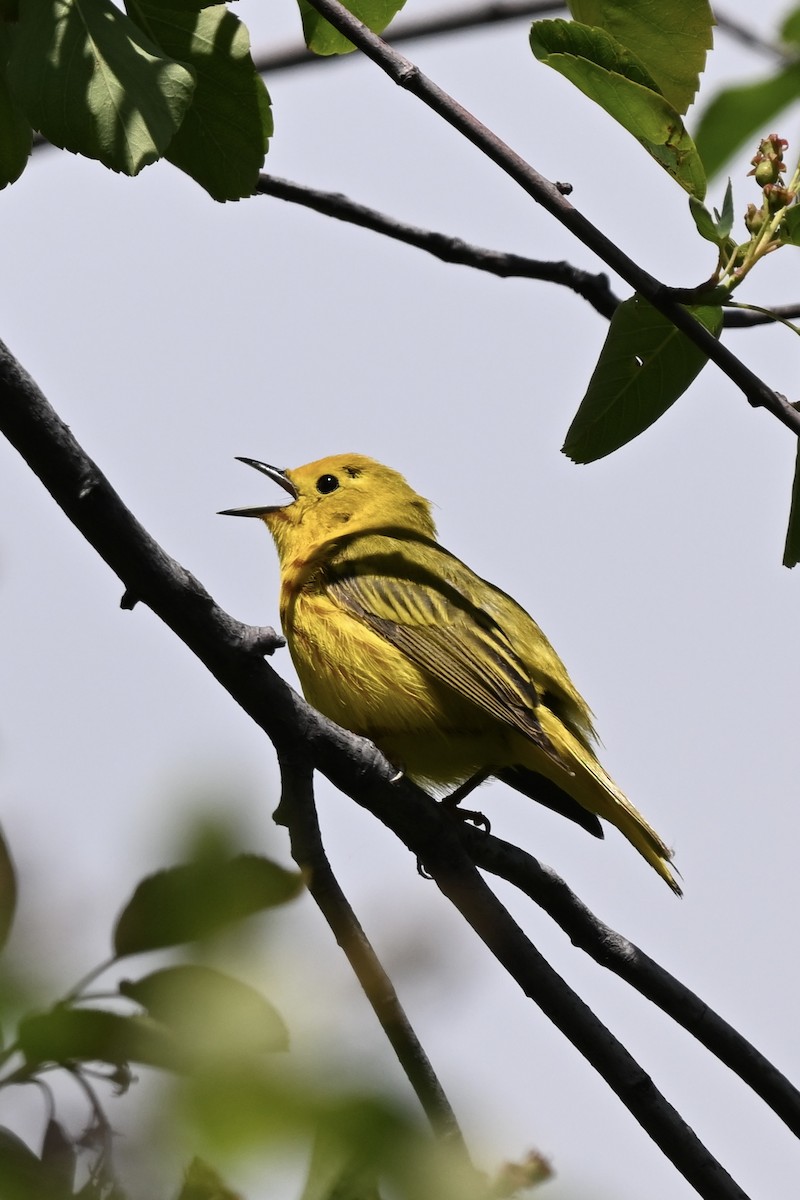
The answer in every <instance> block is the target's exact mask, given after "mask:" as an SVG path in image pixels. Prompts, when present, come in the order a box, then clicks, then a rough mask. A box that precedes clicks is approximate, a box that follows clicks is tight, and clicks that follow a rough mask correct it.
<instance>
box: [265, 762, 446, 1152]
mask: <svg viewBox="0 0 800 1200" xmlns="http://www.w3.org/2000/svg"><path fill="white" fill-rule="evenodd" d="M280 768H281V801H280V804H279V805H278V808H277V809H276V810H275V813H274V814H273V816H274V819H275V821H276V822H277V824H279V825H285V826H286V828H287V829H288V831H289V838H290V840H291V845H292V857H293V858H294V860H295V862H296V863H297V865H298V867H300V868H301V870H303V872H304V873H305V876H306V884H307V887H308V891H309V892H310V894H311V896H312V897H313V899H314V900H315V902H316V904H317V906H318V908H319V909H320V912H321V913H322V915H323V916H324V918H325V920H326V921H327V922H328V924H329V925H330V927H331V929H332V931H333V934H334V936H335V938H336V941H337V942H338V943H339V945H340V946H341V948H342V950H343V951H344V954H345V956H346V958H347V960H348V962H349V963H350V966H351V967H352V968H353V971H354V973H355V976H356V978H357V979H358V981H359V983H360V984H361V987H362V989H363V991H364V995H365V996H366V997H367V999H368V1000H369V1002H370V1004H371V1005H372V1008H373V1010H374V1012H375V1015H376V1016H377V1018H378V1020H379V1021H380V1023H381V1027H382V1029H383V1031H384V1033H385V1034H386V1037H387V1038H388V1040H389V1044H390V1045H391V1047H392V1049H393V1050H394V1052H395V1054H396V1055H397V1057H398V1059H399V1061H400V1065H401V1066H402V1068H403V1070H404V1071H405V1073H406V1076H407V1078H408V1081H409V1083H410V1084H411V1086H412V1088H413V1089H414V1091H415V1093H416V1095H417V1097H418V1099H419V1102H420V1104H421V1105H422V1108H423V1111H424V1112H425V1114H426V1116H427V1117H428V1120H429V1121H430V1123H431V1126H432V1128H433V1130H434V1132H435V1133H437V1134H438V1135H439V1136H440V1137H442V1138H443V1139H445V1140H446V1141H447V1142H448V1144H449V1145H451V1146H452V1147H453V1148H454V1149H455V1150H456V1151H457V1152H458V1153H459V1154H460V1155H461V1156H462V1157H463V1158H464V1159H465V1160H466V1161H467V1162H469V1155H468V1152H467V1146H466V1143H465V1141H464V1136H463V1134H462V1132H461V1129H460V1128H459V1125H458V1121H457V1119H456V1115H455V1113H454V1112H453V1109H452V1107H451V1105H450V1102H449V1100H448V1099H447V1096H446V1095H445V1092H444V1089H443V1088H442V1085H441V1083H440V1082H439V1079H438V1078H437V1076H436V1072H435V1071H434V1069H433V1066H432V1065H431V1062H430V1059H429V1058H428V1056H427V1054H426V1053H425V1050H424V1049H423V1047H422V1044H421V1042H420V1041H419V1038H418V1037H417V1035H416V1033H415V1032H414V1030H413V1028H412V1026H411V1023H410V1021H409V1020H408V1017H407V1016H406V1014H405V1011H404V1010H403V1007H402V1005H401V1004H400V1001H399V999H398V997H397V993H396V992H395V990H394V986H393V984H392V981H391V979H390V978H389V976H388V975H387V974H386V972H385V971H384V969H383V967H382V965H381V963H380V960H379V959H378V956H377V955H376V953H375V951H374V949H373V947H372V945H371V944H370V942H369V939H368V938H367V935H366V934H365V933H364V930H363V929H362V927H361V925H360V923H359V921H358V918H357V917H356V914H355V913H354V912H353V909H352V908H351V906H350V904H349V902H348V900H347V897H346V896H345V894H344V892H343V891H342V889H341V888H340V887H339V883H338V881H337V879H336V876H335V875H334V874H333V871H332V870H331V865H330V863H329V862H328V858H327V855H326V854H325V848H324V846H323V844H322V837H321V835H320V830H319V822H318V820H317V809H316V805H315V803H314V790H313V767H312V766H311V764H310V763H309V761H308V758H307V756H305V755H303V756H302V757H300V758H298V757H297V756H292V757H289V756H288V755H286V754H284V755H282V756H281V760H280Z"/></svg>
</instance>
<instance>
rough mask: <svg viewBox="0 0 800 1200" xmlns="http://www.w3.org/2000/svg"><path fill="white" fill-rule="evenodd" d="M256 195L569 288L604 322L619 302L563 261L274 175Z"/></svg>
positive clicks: (604, 279)
mask: <svg viewBox="0 0 800 1200" xmlns="http://www.w3.org/2000/svg"><path fill="white" fill-rule="evenodd" d="M256 191H257V192H259V193H260V194H261V195H265V196H275V197H277V198H278V199H279V200H287V201H289V202H290V203H292V204H300V205H302V206H303V207H305V208H312V209H314V211H315V212H319V213H324V214H325V215H326V216H329V217H335V218H336V219H337V220H338V221H347V222H349V223H350V224H352V225H359V226H361V228H363V229H371V230H373V232H375V233H381V234H384V236H386V237H389V238H394V239H395V240H396V241H399V242H405V243H406V244H407V245H409V246H416V247H417V248H418V249H419V250H425V251H426V252H427V253H428V254H432V255H434V257H435V258H438V259H441V261H442V262H446V263H457V264H460V265H462V266H469V267H475V268H476V269H477V270H479V271H488V272H489V274H491V275H499V276H500V277H501V278H502V279H508V278H509V277H512V276H515V277H517V278H522V279H541V280H543V281H545V282H546V283H558V284H561V286H562V287H567V288H570V289H571V290H572V291H573V292H577V294H578V295H579V296H583V298H584V299H585V300H588V301H589V303H590V304H591V305H592V307H593V308H595V309H596V310H597V311H598V312H599V313H600V314H601V316H604V317H607V318H610V317H611V316H612V314H613V312H614V309H615V308H616V307H617V305H618V304H619V299H618V298H617V297H616V296H615V295H614V294H613V292H612V291H611V289H610V287H609V283H608V276H607V275H605V274H599V275H592V274H590V272H588V271H582V270H580V268H578V267H573V266H572V264H571V263H568V262H546V261H542V260H541V259H535V258H526V257H525V256H523V255H521V254H507V253H503V252H502V251H499V250H489V249H486V248H485V247H483V246H472V245H470V244H469V243H467V242H464V241H462V240H461V238H457V237H450V236H449V235H448V234H445V233H437V232H435V231H434V230H431V229H421V228H419V227H418V226H416V225H406V224H405V223H404V222H402V221H398V220H396V219H395V218H394V217H390V216H388V215H387V214H386V213H381V212H378V211H377V209H374V208H367V207H366V205H363V204H357V203H356V202H355V201H353V200H349V199H348V198H347V196H343V195H342V194H341V193H339V192H323V191H319V190H318V189H316V188H308V187H305V186H303V185H301V184H298V183H292V182H291V180H289V179H279V178H277V177H276V176H274V175H261V176H260V177H259V181H258V186H257V188H256Z"/></svg>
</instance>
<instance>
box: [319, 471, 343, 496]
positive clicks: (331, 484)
mask: <svg viewBox="0 0 800 1200" xmlns="http://www.w3.org/2000/svg"><path fill="white" fill-rule="evenodd" d="M338 486H339V480H338V479H337V478H336V476H335V475H320V477H319V479H318V480H317V491H318V492H321V493H322V495H323V496H327V495H328V492H335V491H336V489H337V488H338Z"/></svg>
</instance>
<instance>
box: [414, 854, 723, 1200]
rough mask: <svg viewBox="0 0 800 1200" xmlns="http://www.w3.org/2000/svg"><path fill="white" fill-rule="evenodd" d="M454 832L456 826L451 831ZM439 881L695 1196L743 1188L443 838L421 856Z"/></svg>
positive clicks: (467, 862) (715, 1194) (521, 985)
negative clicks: (631, 1112)
mask: <svg viewBox="0 0 800 1200" xmlns="http://www.w3.org/2000/svg"><path fill="white" fill-rule="evenodd" d="M453 832H454V835H455V837H456V838H457V837H458V833H457V831H453ZM423 861H424V864H425V867H426V869H427V871H428V872H429V873H430V875H431V876H432V877H433V878H434V879H435V880H436V883H437V885H438V886H439V888H440V889H441V890H442V892H444V894H445V895H446V896H447V897H448V899H449V900H450V901H451V902H452V903H453V904H454V905H455V907H456V908H457V909H458V910H459V912H460V913H461V914H462V916H463V917H464V918H465V919H466V920H467V921H468V922H469V924H470V925H471V926H472V928H473V929H474V930H475V932H476V933H477V934H478V936H479V937H480V938H481V940H482V941H483V942H484V944H485V945H486V946H487V947H488V949H489V950H490V951H491V952H492V954H493V955H494V956H495V957H496V958H497V960H498V961H499V962H500V963H501V964H502V966H503V967H504V968H505V970H506V971H507V972H508V974H509V975H510V976H511V978H512V979H514V980H516V982H517V983H518V984H519V986H520V987H521V988H522V990H523V992H524V993H525V995H526V996H529V997H530V998H531V999H532V1000H534V1001H535V1003H536V1004H537V1005H538V1006H539V1007H540V1008H541V1009H542V1011H543V1012H544V1013H545V1015H546V1016H548V1017H549V1018H550V1020H551V1021H552V1022H553V1024H554V1025H556V1027H557V1028H559V1029H561V1030H562V1032H566V1030H567V1029H569V1031H570V1032H569V1035H568V1036H569V1038H570V1041H572V1042H573V1044H574V1045H575V1046H577V1047H578V1049H579V1050H580V1051H581V1053H582V1054H583V1055H584V1056H585V1057H586V1058H587V1060H588V1061H589V1062H590V1063H591V1064H592V1066H594V1068H595V1069H596V1070H597V1071H598V1072H599V1074H600V1075H602V1077H603V1078H604V1079H605V1080H606V1082H607V1083H608V1084H609V1086H610V1087H611V1088H612V1089H613V1090H614V1091H615V1092H616V1094H617V1095H618V1096H619V1098H620V1099H621V1100H622V1102H623V1104H625V1105H626V1106H627V1107H628V1108H630V1106H631V1102H634V1103H635V1105H636V1112H635V1116H636V1119H637V1121H639V1123H640V1124H641V1125H642V1126H643V1128H644V1129H646V1130H647V1132H648V1133H649V1134H650V1136H651V1137H652V1138H653V1140H654V1141H656V1142H657V1144H658V1146H659V1147H660V1148H661V1150H662V1151H663V1153H664V1154H665V1155H666V1156H667V1158H669V1159H670V1161H671V1162H672V1163H673V1164H674V1165H675V1166H676V1167H677V1168H678V1170H679V1171H680V1172H681V1174H682V1175H683V1176H684V1178H685V1179H687V1180H688V1181H689V1183H691V1184H692V1185H693V1187H694V1188H695V1189H696V1190H697V1191H698V1193H699V1194H700V1195H701V1196H715V1197H720V1198H721V1197H723V1196H725V1197H728V1196H730V1197H734V1196H736V1197H739V1198H740V1200H744V1196H745V1193H744V1192H743V1191H742V1190H741V1188H739V1186H738V1185H737V1184H736V1183H735V1181H734V1180H733V1179H731V1177H730V1176H729V1175H728V1174H727V1172H726V1171H725V1170H724V1169H723V1168H722V1167H721V1166H720V1165H719V1163H717V1162H716V1161H715V1160H714V1159H712V1158H711V1156H710V1155H709V1154H708V1151H707V1150H706V1149H705V1147H704V1146H703V1145H702V1143H701V1142H700V1141H699V1139H698V1138H697V1136H696V1134H695V1133H694V1131H693V1130H692V1129H690V1128H689V1126H688V1125H687V1124H686V1123H685V1122H684V1120H683V1118H682V1117H681V1116H680V1114H679V1113H677V1112H676V1111H675V1109H674V1108H672V1106H671V1105H670V1104H669V1103H668V1102H667V1101H666V1100H665V1098H664V1097H663V1096H662V1095H661V1093H660V1092H659V1091H658V1089H657V1088H656V1086H655V1084H654V1083H653V1081H652V1079H651V1078H650V1076H649V1075H647V1074H646V1072H645V1071H643V1070H642V1068H641V1067H640V1066H639V1064H638V1063H637V1062H636V1060H635V1059H634V1058H633V1057H632V1056H631V1055H630V1054H629V1053H628V1051H627V1050H626V1049H625V1048H624V1046H622V1045H621V1044H620V1043H619V1042H618V1041H617V1039H616V1038H615V1037H614V1035H613V1034H612V1033H611V1031H610V1030H609V1029H607V1028H606V1026H605V1025H603V1024H602V1022H601V1021H600V1020H598V1018H597V1017H596V1016H595V1015H594V1013H593V1012H592V1011H591V1009H590V1008H589V1007H588V1006H587V1005H586V1004H585V1003H584V1002H583V1000H581V998H580V997H579V996H578V995H577V994H576V993H575V992H573V990H572V989H571V988H570V987H569V985H568V984H567V983H565V982H564V980H563V979H562V978H561V977H560V976H559V975H558V974H557V973H556V972H555V971H554V970H553V968H552V967H551V966H550V964H549V963H548V962H546V961H545V959H544V958H542V956H541V955H540V954H539V951H538V950H537V949H536V948H535V947H534V946H533V945H532V943H531V942H530V940H529V939H528V938H527V937H526V936H525V934H524V933H523V932H522V930H521V929H520V928H519V926H518V925H517V924H516V923H515V921H514V920H513V918H512V917H511V915H510V914H509V913H508V912H507V910H506V909H505V908H504V907H503V905H502V904H501V903H500V901H499V900H498V899H497V897H496V896H495V895H494V893H493V892H492V891H491V890H490V889H489V888H488V887H487V886H486V884H485V883H484V881H483V879H482V878H481V876H480V875H479V873H478V871H477V869H476V868H475V866H474V865H473V864H472V863H471V862H470V861H469V860H468V859H467V860H465V859H464V858H462V857H461V856H456V854H455V852H454V850H453V849H452V848H451V847H448V846H447V845H446V843H445V842H444V840H442V841H440V842H438V843H437V845H436V847H435V853H434V856H433V857H432V856H431V855H430V853H429V854H428V855H426V856H425V857H424V858H423Z"/></svg>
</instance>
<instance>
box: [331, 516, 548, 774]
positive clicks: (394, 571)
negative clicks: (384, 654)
mask: <svg viewBox="0 0 800 1200" xmlns="http://www.w3.org/2000/svg"><path fill="white" fill-rule="evenodd" d="M364 540H365V542H367V539H364ZM489 587H490V585H489V584H486V583H484V581H483V580H480V579H478V577H477V576H476V575H474V574H473V573H472V572H471V571H470V569H469V568H468V567H467V566H465V564H463V563H462V562H460V561H459V560H458V559H456V558H453V557H452V556H451V555H450V554H448V553H447V551H445V550H443V549H442V548H441V547H439V546H438V545H437V544H436V543H434V542H427V541H426V542H424V543H422V544H421V545H420V544H418V543H415V542H410V543H407V542H405V541H404V542H403V545H402V548H398V543H397V541H396V540H395V539H392V538H388V537H379V536H375V535H373V536H371V537H370V538H369V539H368V543H367V545H365V546H364V547H362V548H361V551H360V552H359V551H358V547H357V546H356V545H354V546H351V547H350V548H349V551H348V552H347V553H346V554H345V555H343V556H341V557H340V558H339V559H338V560H337V561H335V562H334V563H332V564H331V568H330V571H329V573H328V577H327V580H326V584H325V590H326V592H327V593H328V595H329V596H330V597H331V599H333V600H335V602H336V603H337V604H339V605H341V606H342V608H344V609H346V610H347V611H348V612H350V613H351V614H352V615H353V616H355V617H357V618H358V619H359V620H361V621H363V622H364V624H365V625H367V626H369V627H370V628H371V629H373V630H374V631H375V632H376V633H379V634H380V635H381V637H384V638H386V640H387V641H388V642H390V643H391V644H392V645H394V646H396V647H397V649H398V650H400V651H402V653H403V654H405V655H406V657H407V658H409V659H410V660H411V661H412V662H414V663H415V664H416V665H417V666H419V667H421V668H422V669H423V670H425V671H427V672H429V673H430V674H431V675H432V676H434V677H435V678H436V679H438V680H440V681H441V682H442V683H445V684H447V685H448V687H451V688H453V690H454V691H455V692H457V693H458V694H460V695H461V696H463V697H465V698H466V699H468V700H470V701H472V703H473V704H476V705H477V706H478V707H479V708H482V709H483V710H484V711H485V712H487V713H489V714H490V715H491V716H493V717H495V718H496V719H497V720H498V721H500V722H502V723H503V724H505V725H507V726H510V727H511V728H513V729H516V730H518V731H519V732H520V733H523V734H524V735H525V736H526V737H529V738H530V739H531V740H532V741H534V742H535V743H536V744H537V745H539V746H540V747H541V748H542V749H544V750H546V751H547V752H548V753H549V754H551V755H552V756H553V757H554V758H556V759H557V760H558V761H560V759H558V755H557V754H556V751H555V749H554V747H553V746H552V743H551V742H550V741H549V739H548V738H547V737H546V736H545V734H544V732H543V731H542V728H541V725H540V724H539V720H538V718H537V715H536V709H537V706H538V704H539V697H538V695H537V692H536V688H535V686H534V684H533V682H532V681H531V678H530V674H529V672H528V671H527V670H526V669H525V666H524V664H523V663H522V662H521V660H520V659H519V657H518V656H517V655H516V654H515V652H514V649H513V647H512V645H511V642H510V641H509V638H508V637H507V636H506V634H505V633H504V632H503V630H502V629H501V628H500V627H499V626H498V625H497V624H496V623H495V621H493V620H492V618H491V617H490V616H489V615H488V614H487V613H486V612H485V611H484V610H483V609H482V608H481V607H480V605H479V602H477V603H476V600H475V599H473V596H474V595H475V593H476V592H480V589H481V588H489ZM477 599H478V601H479V597H478V598H477Z"/></svg>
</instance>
